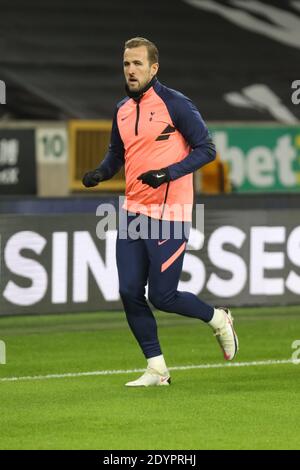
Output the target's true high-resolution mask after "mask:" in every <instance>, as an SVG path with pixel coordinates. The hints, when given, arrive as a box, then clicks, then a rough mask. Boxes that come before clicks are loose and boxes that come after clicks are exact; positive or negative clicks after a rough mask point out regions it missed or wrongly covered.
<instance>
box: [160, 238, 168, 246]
mask: <svg viewBox="0 0 300 470" xmlns="http://www.w3.org/2000/svg"><path fill="white" fill-rule="evenodd" d="M168 240H169V239H167V240H162V241H161V242H160V241H158V246H160V245H163V244H164V243H166V242H167V241H168Z"/></svg>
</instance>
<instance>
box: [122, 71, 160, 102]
mask: <svg viewBox="0 0 300 470" xmlns="http://www.w3.org/2000/svg"><path fill="white" fill-rule="evenodd" d="M156 82H157V77H156V75H154V77H153V78H152V79H151V80H150V82H149V83H147V85H145V86H144V88H143V89H142V90H138V91H130V90H129V88H128V85H127V83H126V85H125V89H126V93H127V95H128V96H129V98H132V99H133V100H134V101H140V99H141V98H142V96H143V95H144V94H145V93H146V91H148V90H149V89H150V88H151V87H152V86H153V85H155V83H156Z"/></svg>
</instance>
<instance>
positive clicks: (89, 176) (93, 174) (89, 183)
mask: <svg viewBox="0 0 300 470" xmlns="http://www.w3.org/2000/svg"><path fill="white" fill-rule="evenodd" d="M103 180H104V177H103V173H102V172H101V170H98V169H96V170H92V171H88V172H87V173H86V174H85V175H84V177H83V178H82V184H83V185H84V186H85V187H86V188H92V187H94V186H97V184H99V183H100V182H101V181H103Z"/></svg>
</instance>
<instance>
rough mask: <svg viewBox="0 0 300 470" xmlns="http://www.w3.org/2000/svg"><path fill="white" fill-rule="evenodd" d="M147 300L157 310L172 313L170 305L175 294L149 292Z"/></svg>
mask: <svg viewBox="0 0 300 470" xmlns="http://www.w3.org/2000/svg"><path fill="white" fill-rule="evenodd" d="M149 300H150V302H151V303H152V305H153V306H154V307H155V308H157V309H158V310H163V311H164V312H168V311H172V304H173V302H174V300H175V293H174V292H172V293H166V292H160V291H156V290H155V291H149Z"/></svg>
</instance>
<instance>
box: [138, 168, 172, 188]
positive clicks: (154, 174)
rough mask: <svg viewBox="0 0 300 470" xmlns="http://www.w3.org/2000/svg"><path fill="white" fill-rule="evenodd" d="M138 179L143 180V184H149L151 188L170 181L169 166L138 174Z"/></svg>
mask: <svg viewBox="0 0 300 470" xmlns="http://www.w3.org/2000/svg"><path fill="white" fill-rule="evenodd" d="M137 179H138V180H141V181H142V183H143V184H148V186H151V188H158V187H159V186H160V185H161V184H163V183H168V182H169V181H170V180H171V178H170V174H169V170H168V169H167V168H162V169H161V170H150V171H147V172H146V173H142V174H141V175H140V176H138V178H137Z"/></svg>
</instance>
